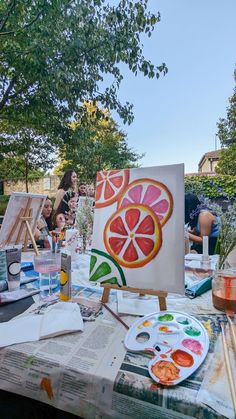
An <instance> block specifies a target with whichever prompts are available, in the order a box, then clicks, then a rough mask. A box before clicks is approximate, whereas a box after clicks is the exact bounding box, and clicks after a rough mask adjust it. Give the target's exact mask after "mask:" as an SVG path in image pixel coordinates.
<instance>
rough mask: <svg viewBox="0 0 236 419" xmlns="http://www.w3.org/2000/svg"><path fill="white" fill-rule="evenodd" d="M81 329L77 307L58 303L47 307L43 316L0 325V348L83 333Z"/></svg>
mask: <svg viewBox="0 0 236 419" xmlns="http://www.w3.org/2000/svg"><path fill="white" fill-rule="evenodd" d="M83 329H84V325H83V320H82V317H81V314H80V308H79V305H78V304H76V303H70V302H59V303H57V304H54V305H52V306H49V307H47V308H46V309H45V311H44V314H29V315H26V316H22V317H19V318H17V319H15V320H14V319H13V320H10V321H8V322H4V323H0V348H2V347H4V346H8V345H14V344H16V343H23V342H33V341H37V340H40V339H45V338H49V337H53V336H58V335H63V334H66V333H71V332H76V331H83Z"/></svg>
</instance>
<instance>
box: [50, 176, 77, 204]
mask: <svg viewBox="0 0 236 419" xmlns="http://www.w3.org/2000/svg"><path fill="white" fill-rule="evenodd" d="M76 187H77V175H76V173H75V171H74V170H67V172H65V173H64V175H63V177H62V179H61V182H60V184H59V186H58V190H57V194H56V200H55V203H54V210H55V211H56V210H57V209H58V207H59V205H60V203H61V201H62V199H63V198H64V196H65V194H66V193H67V192H71V191H75V190H76ZM67 201H68V200H67Z"/></svg>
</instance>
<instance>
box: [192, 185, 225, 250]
mask: <svg viewBox="0 0 236 419" xmlns="http://www.w3.org/2000/svg"><path fill="white" fill-rule="evenodd" d="M186 223H188V226H189V228H190V229H189V231H188V234H189V240H190V241H192V242H193V244H192V246H191V250H195V251H197V253H202V243H203V236H208V238H209V255H213V254H214V253H215V246H216V241H217V237H218V234H219V228H220V220H219V217H217V216H216V215H215V214H214V213H213V212H212V211H211V210H210V209H209V208H207V207H206V206H204V205H203V204H201V202H200V201H199V199H198V197H197V196H196V195H194V194H192V193H187V194H185V224H186Z"/></svg>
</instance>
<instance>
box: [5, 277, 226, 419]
mask: <svg viewBox="0 0 236 419" xmlns="http://www.w3.org/2000/svg"><path fill="white" fill-rule="evenodd" d="M74 282H76V281H74ZM78 282H79V281H78ZM101 293H102V290H101V289H100V288H90V287H86V286H81V287H79V286H77V289H76V290H75V291H74V298H75V299H78V301H80V303H81V302H82V306H81V307H82V313H83V310H84V316H85V317H84V318H87V320H88V321H85V324H84V331H83V332H77V333H72V334H67V335H64V336H59V337H55V338H51V339H46V340H41V341H38V342H30V343H23V344H17V345H13V346H10V347H6V348H3V349H1V350H0V389H2V390H6V391H9V392H13V393H16V394H20V395H24V396H27V397H30V398H32V399H36V400H39V401H42V402H44V403H47V404H49V405H51V406H54V407H56V408H59V409H61V410H64V411H66V412H70V413H73V414H75V415H78V416H81V417H83V418H85V419H87V418H88V419H93V418H94V419H95V418H96V419H98V418H104V419H108V418H115V419H116V418H117V419H125V418H139V419H140V418H148V419H152V418H153V419H154V418H155V419H157V418H158V419H162V418H163V419H164V418H165V419H166V418H167V419H176V418H207V419H220V418H221V419H222V418H223V417H224V416H223V415H222V414H220V413H217V412H216V411H215V410H213V408H211V407H208V406H207V404H205V402H204V403H202V401H201V398H198V394H199V390H200V388H201V384H202V381H203V379H204V377H205V376H206V372H207V371H208V369H209V368H210V366H211V365H212V360H213V359H214V357H215V345H216V341H217V337H218V336H219V333H220V322H221V321H226V318H225V316H224V315H223V314H220V313H219V312H218V311H217V310H215V309H214V307H213V306H212V303H211V293H210V292H208V293H206V294H204V295H202V296H201V297H198V298H196V299H195V300H189V299H187V298H186V297H181V296H179V297H176V296H175V297H174V296H169V297H168V302H167V305H168V308H170V309H175V310H177V311H185V312H187V313H189V314H194V316H196V318H197V319H199V320H200V321H201V322H202V323H203V325H204V326H205V327H206V329H207V331H208V334H209V338H210V348H209V353H208V355H207V357H206V359H205V361H204V362H203V364H202V365H201V367H200V368H198V370H197V371H195V372H194V374H192V375H191V376H190V377H189V378H188V379H186V380H184V381H183V382H181V383H180V384H179V385H177V386H173V387H164V386H161V385H158V384H157V383H155V382H154V381H153V380H152V379H151V378H150V376H149V373H148V362H149V361H150V355H148V354H146V353H145V354H144V353H134V352H130V351H127V350H126V349H125V347H124V344H123V341H124V338H125V335H126V332H127V331H126V329H125V327H124V326H123V325H122V324H121V323H119V322H118V321H117V320H116V319H115V318H114V317H113V316H112V315H111V313H110V312H108V311H107V310H106V309H105V307H102V309H101V307H100V305H99V301H100V298H101ZM34 298H37V297H34ZM86 305H87V307H86ZM98 306H99V307H100V310H99V309H98ZM109 306H110V307H111V308H112V309H113V310H114V311H117V296H116V292H115V291H113V292H111V294H110V300H109ZM37 307H38V303H37V301H36V302H35V304H34V305H32V306H31V307H29V308H28V309H27V310H26V311H25V312H24V313H23V315H27V313H29V312H30V313H32V312H35V310H37ZM93 307H95V309H94V312H93ZM91 312H92V315H91V316H90V314H91ZM87 314H88V316H87ZM93 314H94V315H93ZM121 316H122V319H123V320H124V321H125V322H126V323H127V324H128V325H129V326H130V325H131V324H133V322H134V321H135V320H136V318H137V317H134V316H130V315H129V316H127V315H125V316H124V315H121ZM206 391H207V390H206V389H205V393H204V395H205V398H207V392H206ZM222 392H223V393H224V388H222Z"/></svg>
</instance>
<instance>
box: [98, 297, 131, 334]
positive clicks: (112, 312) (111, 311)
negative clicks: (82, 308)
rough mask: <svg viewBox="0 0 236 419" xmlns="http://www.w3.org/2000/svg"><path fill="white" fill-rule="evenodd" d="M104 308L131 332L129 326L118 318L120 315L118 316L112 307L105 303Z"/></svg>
mask: <svg viewBox="0 0 236 419" xmlns="http://www.w3.org/2000/svg"><path fill="white" fill-rule="evenodd" d="M102 304H103V306H104V307H105V308H106V309H107V310H108V311H109V312H110V313H111V314H112V316H113V317H115V318H116V320H118V322H120V323H121V324H123V326H125V328H126V329H127V330H129V326H128V325H127V324H126V323H125V322H124V321H123V320H122V319H121V318H120V316H118V314H116V313H115V312H114V311H113V310H112V309H111V308H110V307H108V306H107V305H106V304H105V303H102Z"/></svg>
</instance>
